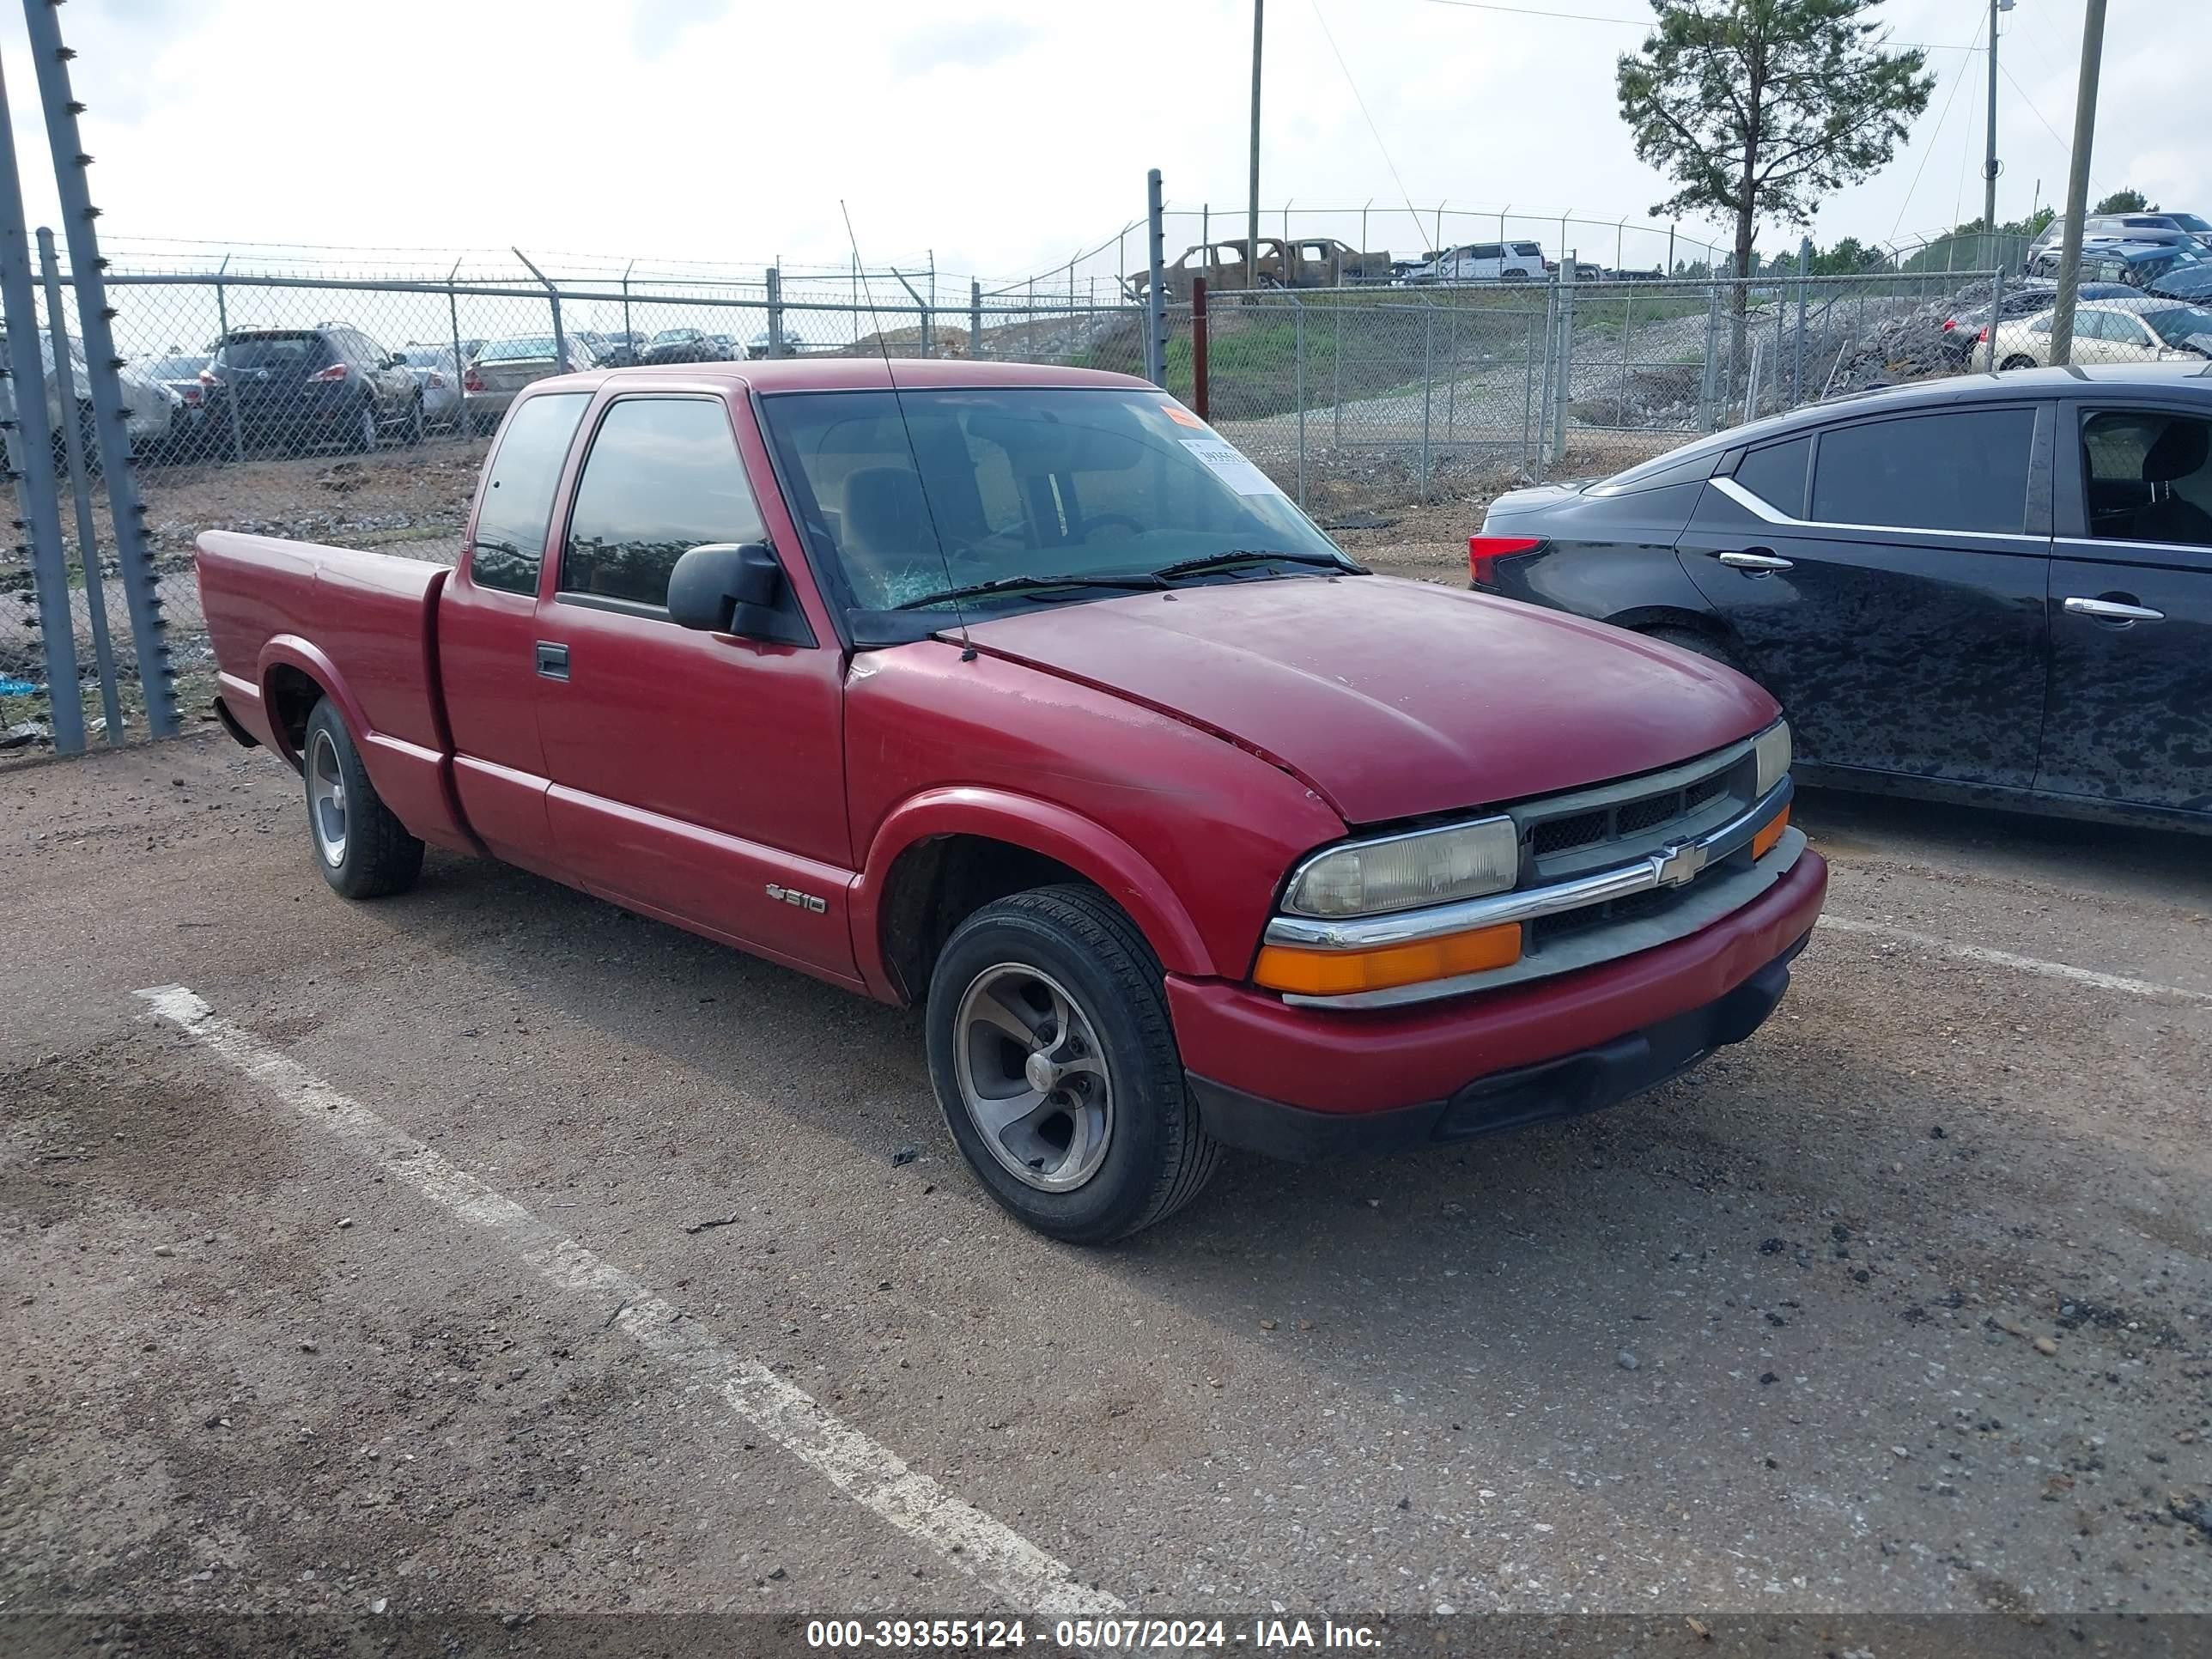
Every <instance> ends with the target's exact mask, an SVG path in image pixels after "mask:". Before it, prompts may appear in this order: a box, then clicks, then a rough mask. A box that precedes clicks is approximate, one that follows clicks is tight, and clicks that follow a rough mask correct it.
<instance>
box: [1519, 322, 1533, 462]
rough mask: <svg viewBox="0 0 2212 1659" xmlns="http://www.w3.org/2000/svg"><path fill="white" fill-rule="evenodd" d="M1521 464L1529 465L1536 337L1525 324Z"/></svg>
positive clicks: (1522, 371)
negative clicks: (1529, 431) (1529, 421)
mask: <svg viewBox="0 0 2212 1659" xmlns="http://www.w3.org/2000/svg"><path fill="white" fill-rule="evenodd" d="M1523 316H1524V318H1525V316H1526V313H1523ZM1521 348H1522V349H1521V356H1522V363H1521V465H1522V466H1524V467H1525V466H1527V465H1529V453H1528V416H1529V413H1530V410H1529V404H1530V400H1531V399H1532V398H1534V396H1535V393H1536V337H1535V335H1534V333H1533V332H1531V331H1529V330H1528V328H1527V327H1525V326H1524V327H1523V328H1522V331H1521Z"/></svg>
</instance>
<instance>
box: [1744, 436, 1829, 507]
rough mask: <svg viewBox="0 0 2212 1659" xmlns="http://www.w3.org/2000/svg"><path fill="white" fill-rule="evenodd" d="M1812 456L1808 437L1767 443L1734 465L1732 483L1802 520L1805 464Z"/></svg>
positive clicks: (1811, 445) (1811, 444) (1771, 505)
mask: <svg viewBox="0 0 2212 1659" xmlns="http://www.w3.org/2000/svg"><path fill="white" fill-rule="evenodd" d="M1812 456H1813V441H1812V440H1811V439H1810V438H1792V439H1791V440H1790V441H1789V442H1788V443H1786V444H1769V445H1767V446H1766V447H1765V448H1764V449H1754V450H1753V451H1752V452H1751V453H1750V454H1748V455H1747V456H1745V457H1744V458H1743V459H1741V461H1739V462H1737V463H1736V469H1735V481H1736V482H1737V483H1740V484H1741V485H1742V486H1743V487H1744V488H1745V489H1748V490H1749V491H1750V492H1751V493H1752V494H1753V495H1756V496H1758V497H1759V500H1761V501H1765V503H1766V504H1767V505H1768V506H1769V507H1774V508H1776V509H1778V511H1781V512H1784V513H1788V514H1789V515H1790V517H1791V518H1793V519H1802V518H1803V517H1804V516H1805V465H1806V463H1807V462H1808V461H1809V460H1810V459H1812Z"/></svg>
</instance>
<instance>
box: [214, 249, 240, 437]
mask: <svg viewBox="0 0 2212 1659" xmlns="http://www.w3.org/2000/svg"><path fill="white" fill-rule="evenodd" d="M229 269H230V255H229V254H228V253H226V254H224V255H223V256H222V264H219V265H217V266H216V269H215V327H216V341H217V342H218V343H217V345H216V350H218V351H220V350H222V345H221V342H222V341H225V340H228V339H229V338H230V302H229V300H228V297H227V296H226V295H225V293H224V291H223V285H222V273H223V272H224V271H226V270H229ZM222 403H223V408H224V409H225V410H227V411H228V414H229V416H230V459H232V460H234V461H242V460H244V459H246V423H245V419H244V417H243V416H240V414H239V412H238V398H237V397H236V396H235V395H234V394H229V393H226V394H225V396H224V398H223V400H222Z"/></svg>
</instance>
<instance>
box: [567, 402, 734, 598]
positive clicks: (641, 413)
mask: <svg viewBox="0 0 2212 1659" xmlns="http://www.w3.org/2000/svg"><path fill="white" fill-rule="evenodd" d="M766 535H767V532H766V531H765V530H764V529H763V526H762V524H761V515H760V508H759V507H758V505H757V503H756V502H755V501H754V500H753V492H752V489H751V487H750V485H749V484H747V483H746V482H745V472H744V465H743V464H742V463H741V462H740V461H739V460H738V447H737V443H736V441H734V440H733V439H732V437H731V435H730V417H729V416H728V414H727V413H726V411H725V410H724V409H723V407H722V405H721V404H720V403H717V402H714V401H712V400H710V399H707V398H627V399H625V400H624V401H623V402H621V403H618V404H615V405H614V406H613V407H612V408H611V409H610V410H607V415H606V418H605V420H603V421H601V422H599V435H598V436H597V437H595V438H593V439H592V453H591V454H590V455H589V456H587V457H586V459H585V461H584V473H583V477H580V478H579V479H578V480H577V482H576V505H575V507H574V509H573V510H572V511H571V512H570V513H569V514H568V546H567V549H566V550H565V551H564V552H563V553H562V556H561V591H562V592H564V593H593V594H597V595H599V597H601V598H603V599H628V600H629V601H631V602H632V603H634V604H637V605H665V604H667V603H668V573H669V572H670V571H671V570H673V569H674V568H676V561H677V560H678V559H679V558H681V557H682V556H684V554H685V553H686V552H688V551H690V550H691V549H692V548H695V547H699V546H702V545H704V544H707V543H708V542H757V541H763V540H765V539H766Z"/></svg>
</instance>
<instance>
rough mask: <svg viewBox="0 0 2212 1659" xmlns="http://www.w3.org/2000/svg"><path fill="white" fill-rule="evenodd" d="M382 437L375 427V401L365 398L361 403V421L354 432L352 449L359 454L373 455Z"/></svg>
mask: <svg viewBox="0 0 2212 1659" xmlns="http://www.w3.org/2000/svg"><path fill="white" fill-rule="evenodd" d="M382 437H383V434H382V433H381V432H380V431H379V430H378V429H377V425H376V400H375V399H374V398H366V399H364V400H363V401H362V405H361V420H360V422H359V423H358V424H357V426H356V429H355V432H354V438H353V442H354V448H355V449H356V451H357V452H358V453H361V454H363V455H373V454H374V453H376V447H377V444H378V443H379V441H380V440H381V439H382Z"/></svg>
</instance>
